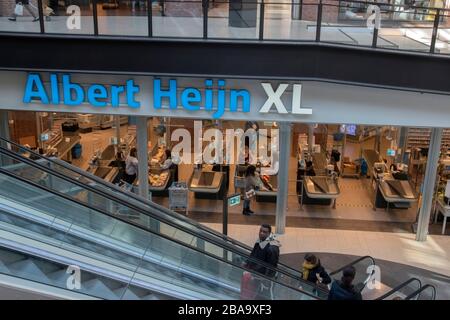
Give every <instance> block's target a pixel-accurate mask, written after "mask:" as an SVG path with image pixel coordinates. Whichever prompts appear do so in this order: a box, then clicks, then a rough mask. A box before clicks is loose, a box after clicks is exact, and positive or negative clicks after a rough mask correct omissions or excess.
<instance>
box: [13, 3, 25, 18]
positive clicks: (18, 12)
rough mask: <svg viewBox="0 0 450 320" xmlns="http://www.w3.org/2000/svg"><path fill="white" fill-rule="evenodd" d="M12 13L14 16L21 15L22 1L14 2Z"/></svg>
mask: <svg viewBox="0 0 450 320" xmlns="http://www.w3.org/2000/svg"><path fill="white" fill-rule="evenodd" d="M14 14H15V15H16V16H23V5H22V2H19V3H17V4H16V7H15V8H14Z"/></svg>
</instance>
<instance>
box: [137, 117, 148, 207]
mask: <svg viewBox="0 0 450 320" xmlns="http://www.w3.org/2000/svg"><path fill="white" fill-rule="evenodd" d="M136 134H137V145H136V148H137V156H138V160H139V165H138V178H139V195H140V196H141V197H144V198H145V199H148V151H147V118H146V117H137V118H136Z"/></svg>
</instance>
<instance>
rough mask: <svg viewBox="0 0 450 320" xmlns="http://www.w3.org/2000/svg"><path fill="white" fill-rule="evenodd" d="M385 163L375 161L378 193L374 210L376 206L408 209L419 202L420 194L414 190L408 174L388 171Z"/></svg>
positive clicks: (374, 171)
mask: <svg viewBox="0 0 450 320" xmlns="http://www.w3.org/2000/svg"><path fill="white" fill-rule="evenodd" d="M385 168H386V167H385V164H384V163H375V164H374V170H373V176H374V180H375V182H376V187H375V188H376V195H375V201H374V210H376V208H385V209H386V210H387V211H389V209H390V208H397V209H408V208H410V207H411V204H412V203H414V202H417V200H418V195H417V193H416V192H415V191H414V188H413V186H412V185H411V182H410V181H409V180H408V178H407V175H406V174H401V175H399V174H398V172H394V173H392V172H388V171H387V170H385V171H383V170H384V169H385Z"/></svg>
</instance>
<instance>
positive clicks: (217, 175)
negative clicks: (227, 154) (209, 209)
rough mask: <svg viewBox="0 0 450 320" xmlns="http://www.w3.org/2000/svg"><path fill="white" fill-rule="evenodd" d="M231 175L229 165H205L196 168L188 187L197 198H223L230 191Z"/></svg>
mask: <svg viewBox="0 0 450 320" xmlns="http://www.w3.org/2000/svg"><path fill="white" fill-rule="evenodd" d="M229 176H230V167H229V166H227V165H203V166H202V167H200V168H195V169H194V172H193V173H192V175H191V178H190V179H189V186H188V187H189V190H190V191H192V192H194V194H195V198H196V199H223V197H224V196H225V194H226V192H227V191H228V181H229Z"/></svg>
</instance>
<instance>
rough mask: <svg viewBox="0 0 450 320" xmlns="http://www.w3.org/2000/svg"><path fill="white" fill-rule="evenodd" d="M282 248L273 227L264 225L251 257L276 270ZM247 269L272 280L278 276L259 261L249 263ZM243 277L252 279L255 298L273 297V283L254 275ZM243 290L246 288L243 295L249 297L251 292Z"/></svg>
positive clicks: (260, 229)
mask: <svg viewBox="0 0 450 320" xmlns="http://www.w3.org/2000/svg"><path fill="white" fill-rule="evenodd" d="M280 247H281V244H280V242H279V241H278V240H276V239H275V235H274V234H272V227H271V226H270V225H269V224H262V225H261V226H260V228H259V236H258V239H257V240H256V242H255V245H254V246H253V249H252V252H251V253H250V257H251V258H254V260H260V261H262V262H264V263H265V264H268V265H270V266H273V267H274V268H276V267H277V266H278V260H279V257H280ZM245 267H246V268H248V269H250V270H252V271H255V272H256V273H259V274H262V275H265V276H268V277H270V278H273V277H275V274H276V272H275V270H274V269H271V268H267V267H265V266H264V265H262V264H259V263H258V262H257V261H247V262H246V264H245ZM243 277H244V279H245V278H251V280H250V281H249V282H250V283H251V284H252V285H251V287H252V289H251V290H255V291H256V292H254V295H253V298H255V299H268V298H270V297H272V295H273V292H272V282H271V281H269V280H267V279H264V278H258V277H255V274H254V273H251V274H250V275H249V274H248V273H247V274H246V273H244V275H243ZM243 289H244V288H242V286H241V295H242V294H243V293H246V294H247V295H246V296H247V297H248V294H249V292H243Z"/></svg>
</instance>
